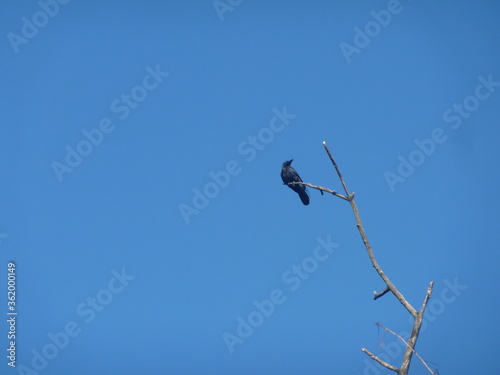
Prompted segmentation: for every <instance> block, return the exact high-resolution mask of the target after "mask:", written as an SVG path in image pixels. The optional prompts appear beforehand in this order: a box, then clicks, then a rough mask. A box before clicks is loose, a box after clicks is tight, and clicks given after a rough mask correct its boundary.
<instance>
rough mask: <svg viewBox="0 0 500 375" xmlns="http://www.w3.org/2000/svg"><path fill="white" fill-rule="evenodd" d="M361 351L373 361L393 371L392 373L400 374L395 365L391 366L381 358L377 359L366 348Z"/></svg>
mask: <svg viewBox="0 0 500 375" xmlns="http://www.w3.org/2000/svg"><path fill="white" fill-rule="evenodd" d="M361 350H362V351H363V352H364V353H366V354H367V355H368V356H369V357H370V358H371V359H373V360H374V361H376V362H378V363H380V364H381V365H382V366H384V367H385V368H388V369H389V370H392V371H395V372H399V369H398V368H397V367H394V366H393V365H390V364H388V363H387V362H385V361H382V360H381V359H380V358H379V357H377V356H376V355H375V354H373V353H371V352H370V351H369V350H367V349H365V348H362V349H361Z"/></svg>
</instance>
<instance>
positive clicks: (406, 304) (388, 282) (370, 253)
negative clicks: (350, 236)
mask: <svg viewBox="0 0 500 375" xmlns="http://www.w3.org/2000/svg"><path fill="white" fill-rule="evenodd" d="M323 146H324V147H325V150H326V152H327V154H328V156H329V157H330V160H331V161H332V163H333V166H334V167H335V170H336V171H337V174H338V176H339V178H340V181H341V182H342V186H343V187H344V190H345V193H346V195H347V197H348V198H349V203H350V204H351V207H352V210H353V212H354V217H355V218H356V226H357V227H358V231H359V234H360V235H361V239H362V240H363V243H364V245H365V248H366V251H367V252H368V256H369V257H370V260H371V262H372V265H373V267H374V268H375V270H376V271H377V273H378V274H379V275H380V277H381V278H382V280H384V282H385V284H386V285H387V288H389V289H390V291H391V292H392V294H394V296H395V297H396V298H397V299H398V300H399V302H400V303H401V304H402V305H403V306H404V307H405V308H406V310H408V312H409V313H410V314H411V315H412V316H413V317H416V315H417V310H415V308H414V307H413V306H412V305H411V304H410V303H409V302H408V301H407V300H406V299H405V298H404V296H403V295H402V294H401V293H400V292H399V290H397V288H396V287H395V286H394V284H393V283H392V282H391V280H389V278H388V277H387V276H386V274H385V273H384V271H382V269H381V268H380V266H379V264H378V262H377V260H376V259H375V256H374V255H373V251H372V247H371V245H370V242H368V237H367V236H366V233H365V230H364V228H363V223H362V222H361V217H360V216H359V211H358V207H357V206H356V202H354V195H350V194H349V190H348V189H347V185H346V183H345V181H344V178H343V177H342V174H341V173H340V169H339V167H338V166H337V163H336V162H335V159H334V158H333V156H332V154H331V153H330V150H329V149H328V146H327V145H326V142H323ZM384 294H385V293H384Z"/></svg>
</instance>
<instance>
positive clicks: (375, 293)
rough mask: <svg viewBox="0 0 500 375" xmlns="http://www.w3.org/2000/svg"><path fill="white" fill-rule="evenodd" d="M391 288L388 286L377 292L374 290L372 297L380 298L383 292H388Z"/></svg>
mask: <svg viewBox="0 0 500 375" xmlns="http://www.w3.org/2000/svg"><path fill="white" fill-rule="evenodd" d="M390 291H391V289H389V288H388V287H387V288H385V289H384V290H383V291H381V292H380V293H377V292H375V291H373V299H377V298H380V297H382V296H383V295H384V294H386V293H387V292H390Z"/></svg>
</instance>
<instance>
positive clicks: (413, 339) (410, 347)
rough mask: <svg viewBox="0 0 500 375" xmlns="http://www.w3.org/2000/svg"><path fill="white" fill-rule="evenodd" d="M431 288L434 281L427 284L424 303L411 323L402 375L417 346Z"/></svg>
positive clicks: (406, 369)
mask: <svg viewBox="0 0 500 375" xmlns="http://www.w3.org/2000/svg"><path fill="white" fill-rule="evenodd" d="M433 287H434V281H431V282H430V284H429V287H428V288H427V293H425V297H424V302H423V303H422V308H421V309H420V311H419V312H418V313H417V316H416V317H415V321H414V322H413V327H412V329H411V334H410V338H409V339H408V344H407V347H406V350H405V353H404V354H403V362H402V364H401V372H402V373H403V374H407V373H408V369H409V368H410V362H411V357H412V355H413V353H414V351H415V350H414V348H415V345H416V344H417V339H418V335H419V333H420V328H421V327H422V322H423V320H424V312H425V308H426V307H427V301H429V298H430V297H431V294H432V288H433ZM403 371H405V372H403ZM431 372H432V371H431Z"/></svg>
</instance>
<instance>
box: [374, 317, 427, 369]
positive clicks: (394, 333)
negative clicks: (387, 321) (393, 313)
mask: <svg viewBox="0 0 500 375" xmlns="http://www.w3.org/2000/svg"><path fill="white" fill-rule="evenodd" d="M375 324H376V325H378V326H379V327H382V328H383V329H385V330H386V331H387V332H389V333H392V334H393V335H394V336H396V337H397V338H398V339H400V340H401V341H403V342H404V343H405V345H406V347H407V348H410V349H411V350H412V351H413V353H415V355H416V356H417V357H418V359H420V361H422V363H423V364H424V366H425V367H426V368H427V370H429V372H430V373H431V374H432V375H436V374H435V373H434V371H432V370H431V369H430V368H429V366H427V363H426V362H425V361H424V360H423V359H422V357H420V355H419V354H418V353H417V352H416V351H415V349H413V348H412V347H410V345H409V344H408V343H407V342H406V341H405V340H404V339H403V338H402V337H401V336H399V335H398V334H397V333H396V332H393V331H391V330H390V329H389V328H387V327H385V326H384V325H382V324H380V323H375Z"/></svg>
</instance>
